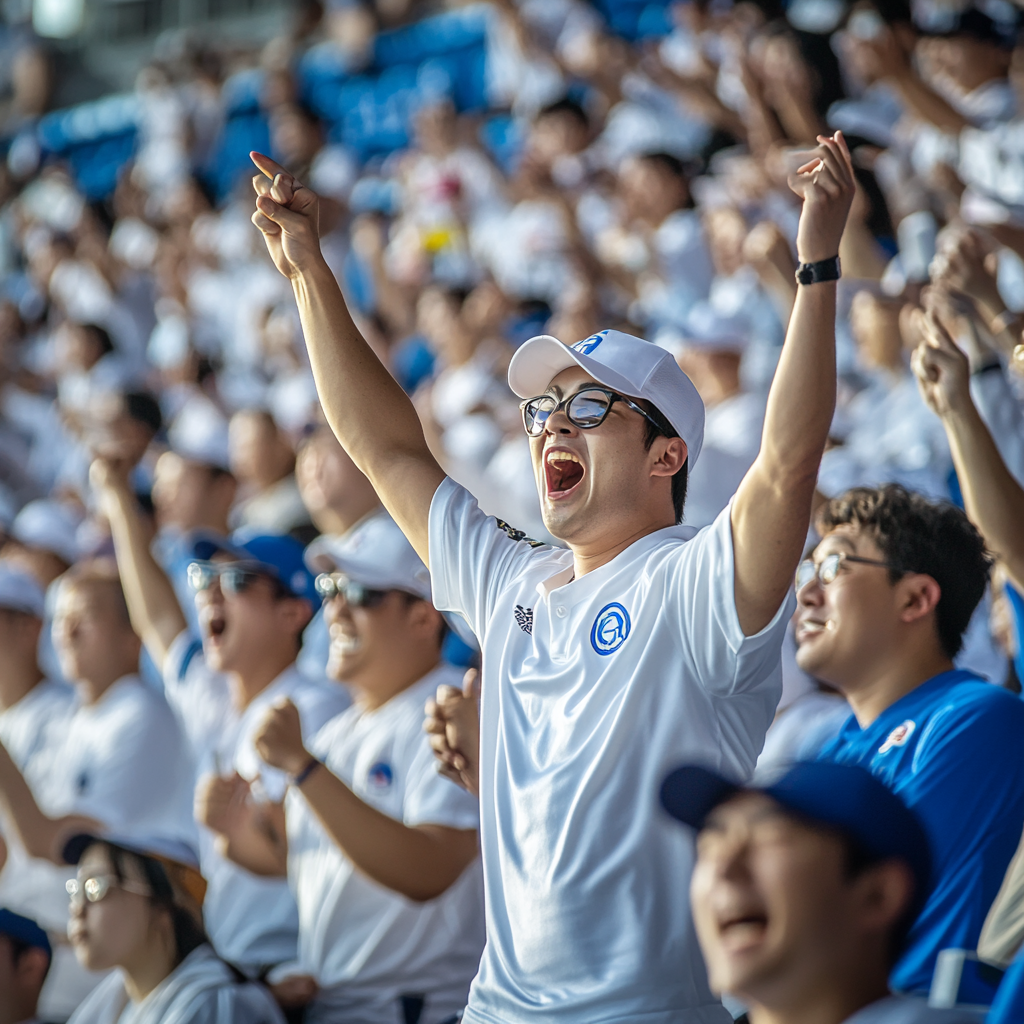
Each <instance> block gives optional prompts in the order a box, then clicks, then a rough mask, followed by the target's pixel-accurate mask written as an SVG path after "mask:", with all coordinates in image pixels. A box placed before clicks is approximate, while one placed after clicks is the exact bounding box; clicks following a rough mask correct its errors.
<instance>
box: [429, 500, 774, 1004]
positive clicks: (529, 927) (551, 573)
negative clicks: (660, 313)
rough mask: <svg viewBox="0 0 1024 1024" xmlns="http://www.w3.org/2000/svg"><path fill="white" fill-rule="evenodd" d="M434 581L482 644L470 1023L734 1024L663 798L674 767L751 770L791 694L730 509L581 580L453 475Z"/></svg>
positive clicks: (663, 534)
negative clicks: (738, 580) (715, 987)
mask: <svg viewBox="0 0 1024 1024" xmlns="http://www.w3.org/2000/svg"><path fill="white" fill-rule="evenodd" d="M513 533H514V531H513ZM430 567H431V579H432V583H433V593H434V602H435V604H436V605H437V607H438V608H441V609H444V610H451V611H458V612H461V613H462V614H463V615H464V616H465V617H466V619H467V620H468V621H469V623H470V626H471V627H472V628H473V630H474V631H475V632H476V634H477V636H478V637H479V638H480V641H481V645H482V650H483V686H482V703H481V738H480V750H481V761H480V838H481V850H482V859H483V868H484V879H485V892H486V912H487V945H486V947H485V949H484V954H483V958H482V960H481V963H480V973H479V974H478V975H477V977H476V979H475V981H474V982H473V987H472V989H471V991H470V999H469V1007H468V1009H467V1011H466V1015H465V1017H464V1018H463V1020H464V1021H465V1022H466V1024H520V1022H521V1024H527V1022H530V1024H533V1022H539V1021H546V1022H550V1021H559V1022H571V1024H596V1022H599V1021H600V1022H613V1021H614V1022H623V1024H624V1022H626V1021H630V1022H636V1021H638V1020H643V1021H644V1022H645V1024H669V1022H678V1021H680V1020H686V1021H687V1022H688V1024H712V1022H724V1024H728V1021H729V1014H728V1013H727V1012H726V1011H725V1010H724V1009H723V1008H722V1007H721V1005H720V1004H719V1003H718V1002H717V1000H716V999H715V998H714V996H713V995H712V994H711V991H710V989H709V988H708V984H707V979H706V976H705V970H704V964H703V960H702V958H701V954H700V950H699V948H698V946H697V942H696V938H695V936H694V933H693V925H692V922H691V918H690V910H689V900H688V888H689V879H690V872H691V869H692V866H693V845H692V839H691V837H690V836H688V835H687V833H686V830H685V829H681V828H679V827H678V824H677V823H676V822H673V821H671V820H670V819H669V818H668V816H667V815H665V814H663V813H662V812H661V810H660V808H659V806H658V792H659V788H660V785H661V781H662V779H663V778H664V777H665V775H666V774H667V772H668V771H669V770H670V769H671V768H673V767H675V766H676V765H678V764H679V763H680V762H683V761H702V762H704V763H705V764H707V765H708V766H709V767H711V768H714V769H716V770H719V771H722V772H725V773H727V774H729V775H732V776H735V777H738V778H746V777H748V776H749V775H750V774H751V773H752V771H753V769H754V764H755V762H756V760H757V755H758V752H759V751H760V749H761V745H762V743H763V741H764V735H765V732H766V730H767V728H768V726H769V724H770V723H771V720H772V716H773V714H774V712H775V707H776V704H777V703H778V700H779V696H780V694H781V692H782V673H781V664H780V649H781V644H782V638H783V634H784V631H785V625H786V621H787V618H788V615H787V607H786V606H785V605H784V606H783V607H781V608H780V609H779V610H778V612H777V613H776V615H775V617H774V619H773V620H772V622H771V623H770V624H769V625H768V626H767V627H765V629H764V630H762V631H761V632H760V633H758V634H757V635H755V636H752V637H744V635H743V631H742V630H741V628H740V624H739V621H738V618H737V614H736V607H735V600H734V594H733V548H732V531H731V526H730V521H729V509H728V508H727V509H726V510H725V511H723V512H722V514H721V515H720V516H719V517H718V519H716V520H715V522H714V524H713V525H711V526H710V527H707V528H706V529H704V530H702V531H700V532H699V533H696V535H695V531H694V530H693V529H692V528H689V527H671V528H668V529H664V530H659V531H658V532H656V533H653V534H651V535H649V536H647V537H644V538H642V539H641V540H639V541H637V542H636V543H634V544H632V545H631V546H630V547H629V548H627V549H626V550H625V551H623V552H622V553H621V554H619V555H618V556H617V557H615V558H614V559H612V561H610V562H609V563H608V564H607V565H604V566H602V567H601V568H599V569H596V570H594V571H593V572H591V573H588V574H587V575H586V576H583V577H582V578H580V579H578V580H574V581H572V582H570V580H572V576H573V559H572V554H571V553H570V552H569V551H564V550H559V549H556V548H551V547H540V546H538V547H534V546H532V544H531V543H530V542H528V541H524V540H522V539H514V538H513V536H510V535H509V533H507V532H506V531H505V530H504V529H503V528H502V527H501V525H499V523H498V522H497V520H495V519H493V518H489V517H486V516H484V515H483V513H482V512H481V511H480V509H479V508H478V506H477V503H476V501H475V499H474V498H473V496H472V495H471V494H470V493H469V492H468V491H466V490H464V489H463V488H461V487H459V486H458V485H457V484H455V483H454V482H453V481H451V480H445V481H443V482H442V484H441V485H440V487H439V488H438V490H437V493H436V494H435V495H434V499H433V502H432V504H431V508H430Z"/></svg>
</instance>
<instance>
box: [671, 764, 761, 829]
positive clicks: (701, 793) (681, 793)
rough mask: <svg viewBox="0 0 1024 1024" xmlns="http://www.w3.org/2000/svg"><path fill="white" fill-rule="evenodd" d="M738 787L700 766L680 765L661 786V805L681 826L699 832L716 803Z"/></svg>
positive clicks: (720, 801)
mask: <svg viewBox="0 0 1024 1024" xmlns="http://www.w3.org/2000/svg"><path fill="white" fill-rule="evenodd" d="M741 788H742V787H740V786H738V785H737V784H736V783H735V782H732V781H731V780H730V779H727V778H726V777H725V776H724V775H719V774H717V773H716V772H713V771H710V770H709V769H707V768H702V767H701V766H700V765H695V764H690V765H683V767H681V768H677V769H676V770H675V771H674V772H671V773H670V774H669V775H668V776H667V777H666V778H665V781H664V782H663V783H662V784H661V806H662V807H664V808H665V810H666V811H668V813H669V814H671V815H672V817H673V818H676V819H677V820H678V821H681V822H683V824H684V825H690V826H691V827H692V828H696V829H699V828H702V827H703V826H704V822H705V820H706V819H707V816H708V815H709V814H710V813H711V812H712V811H713V810H714V809H715V808H716V807H717V806H718V805H719V804H721V803H724V802H725V801H726V800H728V799H729V798H730V797H731V796H734V795H735V794H736V793H738V792H739V791H740V789H741Z"/></svg>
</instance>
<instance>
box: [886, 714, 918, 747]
mask: <svg viewBox="0 0 1024 1024" xmlns="http://www.w3.org/2000/svg"><path fill="white" fill-rule="evenodd" d="M916 728H917V723H916V722H912V721H910V719H909V718H908V719H907V720H906V721H905V722H903V723H901V724H900V725H897V726H896V728H895V729H893V731H892V732H891V733H889V735H888V736H886V737H885V742H884V743H883V744H882V745H881V746H880V747H879V748H878V752H879V753H880V754H887V753H889V751H890V750H892V748H893V747H902V746H903V745H904V744H905V743H906V742H907V740H909V739H910V737H911V736H913V735H914V730H915V729H916Z"/></svg>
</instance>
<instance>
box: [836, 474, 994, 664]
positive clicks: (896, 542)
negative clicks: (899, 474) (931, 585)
mask: <svg viewBox="0 0 1024 1024" xmlns="http://www.w3.org/2000/svg"><path fill="white" fill-rule="evenodd" d="M845 524H852V525H856V526H860V527H861V528H862V529H864V530H866V531H867V532H869V533H870V534H871V536H872V538H873V539H874V541H875V543H876V544H877V545H878V547H879V549H880V550H881V551H882V554H883V555H884V557H885V560H886V561H887V562H888V563H889V564H890V565H891V566H894V568H890V570H889V579H890V581H891V582H892V583H895V582H896V581H897V580H898V579H899V578H900V577H901V576H903V575H904V574H906V573H908V572H919V573H924V574H925V575H926V576H931V577H932V579H934V580H935V582H936V583H938V585H939V588H940V590H941V596H940V597H939V603H938V604H937V605H936V607H935V624H936V628H937V630H938V640H939V644H940V645H941V647H942V650H943V651H944V652H945V654H946V656H947V657H948V658H953V657H955V656H956V654H957V653H958V652H959V651H960V648H961V647H962V646H963V635H964V631H965V630H966V629H967V624H968V623H969V622H970V621H971V616H972V615H973V614H974V609H975V608H977V606H978V602H979V601H980V600H981V598H982V596H983V595H984V593H985V588H986V586H987V585H988V574H989V569H990V568H991V566H992V559H991V557H990V556H989V555H988V553H987V552H986V551H985V541H984V539H983V538H982V536H981V534H980V533H979V532H978V530H977V529H976V528H975V526H974V524H973V523H972V522H971V521H970V520H969V519H968V518H967V516H966V515H964V513H963V512H962V511H961V510H960V509H958V508H957V507H956V506H955V505H952V504H950V503H949V502H946V501H929V500H928V499H927V498H925V497H924V496H923V495H921V494H917V493H915V492H914V491H908V490H907V489H906V488H905V487H901V486H900V485H899V484H884V485H883V486H881V487H854V488H852V489H850V490H849V491H847V492H846V493H845V494H841V495H839V496H838V497H836V498H832V499H831V500H830V501H828V502H826V503H825V504H824V505H823V506H822V508H821V510H820V511H819V513H818V517H817V526H818V532H819V533H820V534H821V535H822V536H824V535H825V534H826V533H830V532H831V531H832V530H834V529H835V528H836V527H837V526H842V525H845Z"/></svg>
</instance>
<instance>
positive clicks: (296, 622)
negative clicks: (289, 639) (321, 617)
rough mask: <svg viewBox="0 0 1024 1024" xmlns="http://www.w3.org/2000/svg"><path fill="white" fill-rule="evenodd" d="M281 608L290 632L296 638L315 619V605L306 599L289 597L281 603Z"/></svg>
mask: <svg viewBox="0 0 1024 1024" xmlns="http://www.w3.org/2000/svg"><path fill="white" fill-rule="evenodd" d="M279 607H280V609H281V614H282V615H283V616H284V617H285V622H286V623H287V625H288V631H289V632H291V633H294V634H295V635H296V636H298V635H299V634H301V633H302V631H303V630H304V629H305V628H306V627H307V626H308V625H309V623H310V621H311V620H312V618H313V605H312V604H311V603H310V602H309V601H307V600H306V598H304V597H289V598H288V599H287V600H284V601H280V602H279Z"/></svg>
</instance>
